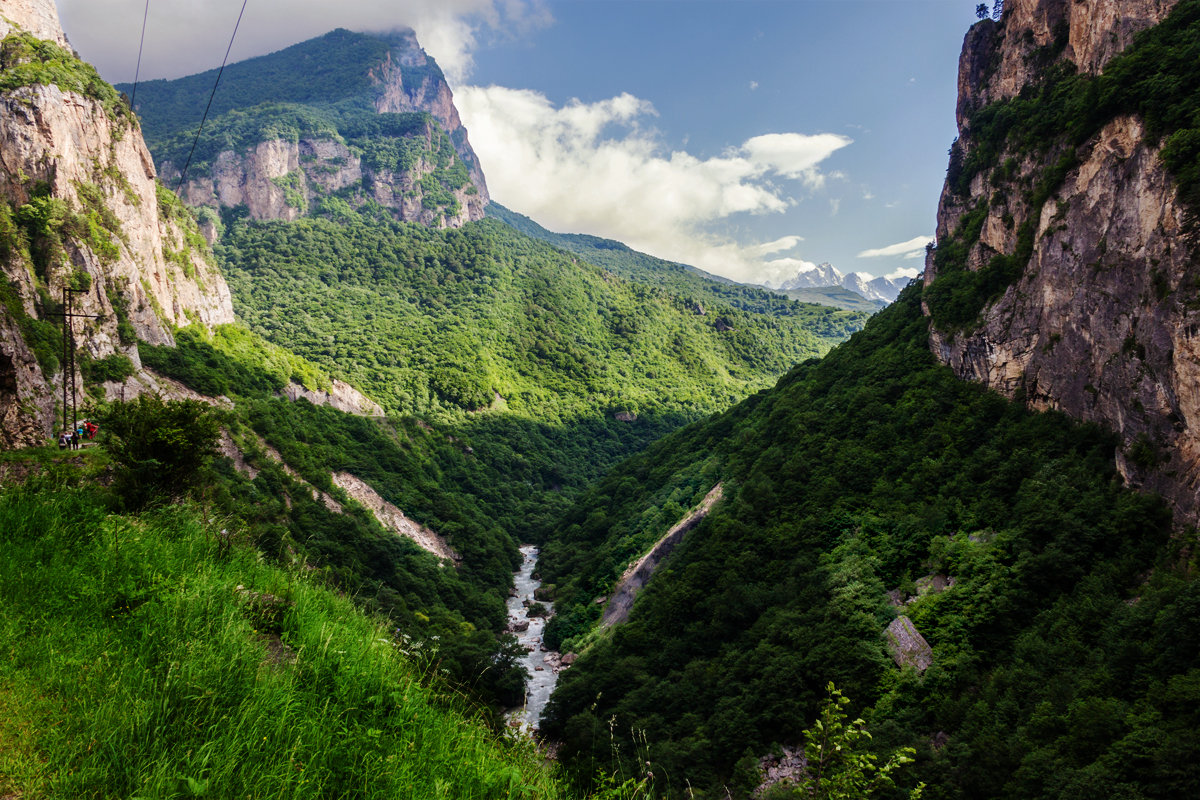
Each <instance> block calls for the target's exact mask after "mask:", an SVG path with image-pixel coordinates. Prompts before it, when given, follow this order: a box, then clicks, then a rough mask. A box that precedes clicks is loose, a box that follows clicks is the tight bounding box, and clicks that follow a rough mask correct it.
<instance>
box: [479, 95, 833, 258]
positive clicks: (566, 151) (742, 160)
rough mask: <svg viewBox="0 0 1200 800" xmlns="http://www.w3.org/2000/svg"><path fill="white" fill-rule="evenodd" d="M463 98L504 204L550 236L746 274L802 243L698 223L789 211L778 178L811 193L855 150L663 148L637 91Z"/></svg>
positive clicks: (799, 143)
mask: <svg viewBox="0 0 1200 800" xmlns="http://www.w3.org/2000/svg"><path fill="white" fill-rule="evenodd" d="M455 100H456V102H457V104H458V107H459V111H460V113H461V114H462V117H463V121H464V123H465V124H466V125H467V127H468V129H469V130H470V132H471V142H472V145H473V146H474V148H475V150H476V152H478V153H479V156H480V159H481V160H482V161H483V163H484V164H485V165H487V166H486V172H487V180H488V188H489V190H490V191H491V193H492V195H493V197H495V198H496V200H498V201H499V202H501V203H503V204H505V205H508V206H511V207H512V208H514V209H516V210H518V211H520V212H522V213H526V214H529V215H530V216H532V217H534V218H535V219H537V220H538V221H539V222H540V223H541V224H543V225H545V226H547V227H548V228H551V229H553V230H560V231H562V230H565V231H584V232H588V233H592V234H595V235H599V236H608V237H612V238H617V239H620V240H621V241H623V242H625V243H627V244H629V245H630V246H631V247H634V248H637V249H639V250H644V251H646V252H649V253H653V254H655V255H659V256H662V257H664V258H671V259H674V260H678V261H686V262H688V263H691V264H694V265H696V266H698V267H701V268H703V269H708V270H711V271H714V272H719V273H720V274H723V275H727V276H730V277H735V278H738V279H750V278H751V277H752V276H753V275H754V274H755V273H756V272H757V271H758V269H759V268H760V267H761V266H762V262H761V257H762V256H763V255H765V254H768V253H771V252H777V251H778V249H787V248H790V247H794V246H795V244H796V243H797V242H799V241H800V238H799V237H785V238H784V239H780V240H777V241H776V242H773V243H768V244H767V245H757V246H752V247H740V246H738V245H736V244H734V243H732V242H729V241H727V240H722V239H720V238H717V237H715V236H712V235H706V234H703V233H700V232H699V231H700V228H701V227H702V226H703V225H704V224H705V223H710V222H713V221H715V220H720V219H724V218H727V217H730V216H732V215H735V214H743V213H744V214H767V213H779V212H783V211H785V210H786V209H787V208H789V207H790V206H791V205H793V204H794V203H795V200H794V199H793V198H791V197H790V196H788V195H787V194H785V189H784V188H783V187H781V186H780V185H779V182H778V181H777V180H772V179H778V178H783V179H788V180H796V181H799V182H800V184H801V187H800V188H806V189H808V190H812V189H815V188H816V187H819V186H820V184H821V180H822V177H823V176H822V174H821V172H820V163H821V162H822V161H823V160H824V159H826V158H828V157H829V155H831V154H832V153H833V152H834V151H836V150H838V149H840V148H841V147H845V146H846V145H847V144H849V143H850V140H848V139H846V138H845V137H840V136H833V135H830V134H817V135H813V136H806V135H803V134H799V133H788V134H771V135H768V136H759V137H755V138H753V139H750V140H748V141H747V142H745V143H744V144H742V145H740V146H733V147H730V148H728V149H727V150H726V151H725V152H723V153H722V154H720V155H718V156H713V157H709V158H700V157H697V156H695V155H692V154H691V153H688V152H686V151H684V150H674V151H668V150H667V148H664V147H663V146H662V144H661V142H660V141H659V140H658V139H657V137H656V134H655V131H654V129H653V127H652V126H650V125H648V124H647V123H648V121H650V120H652V119H653V117H654V115H655V111H654V107H653V105H651V104H650V103H649V102H647V101H645V100H642V99H639V98H637V97H634V96H633V95H630V94H621V95H617V96H616V97H612V98H609V99H606V100H601V101H598V102H595V103H583V102H580V101H578V100H575V101H572V102H569V103H567V104H565V105H563V106H555V105H554V104H553V103H551V102H550V100H549V99H547V98H546V97H545V96H544V95H542V94H540V93H538V92H534V91H531V90H526V89H509V88H504V87H499V86H489V87H479V86H464V87H461V88H460V89H459V90H457V91H456V92H455ZM764 247H765V248H766V249H763V248H764ZM771 248H776V249H771Z"/></svg>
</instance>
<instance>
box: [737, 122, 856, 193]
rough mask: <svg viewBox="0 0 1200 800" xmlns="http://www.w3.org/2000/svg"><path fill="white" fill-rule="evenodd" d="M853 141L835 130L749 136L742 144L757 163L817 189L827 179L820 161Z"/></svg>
mask: <svg viewBox="0 0 1200 800" xmlns="http://www.w3.org/2000/svg"><path fill="white" fill-rule="evenodd" d="M853 141H854V140H853V139H850V138H849V137H846V136H840V135H838V134H836V133H819V134H817V135H815V136H806V135H805V134H802V133H767V134H764V135H762V136H755V137H754V138H753V139H749V140H747V141H746V143H745V144H744V145H742V152H744V153H746V154H747V155H748V156H749V157H750V158H751V159H752V160H753V161H755V162H756V163H758V164H763V165H765V166H768V167H770V168H771V169H773V170H774V171H775V172H778V173H779V174H780V175H783V176H784V177H787V178H797V179H799V180H802V181H804V182H805V183H806V184H808V185H809V186H810V187H812V188H814V189H816V188H820V187H821V185H822V184H823V183H824V180H825V178H824V176H823V175H822V174H821V173H820V172H819V171H818V170H817V165H818V164H820V163H821V162H822V161H824V160H825V159H827V158H829V156H831V155H833V153H834V152H835V151H837V150H840V149H841V148H843V147H845V146H846V145H848V144H851V143H852V142H853Z"/></svg>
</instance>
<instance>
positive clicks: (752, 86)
mask: <svg viewBox="0 0 1200 800" xmlns="http://www.w3.org/2000/svg"><path fill="white" fill-rule="evenodd" d="M757 88H758V81H750V91H752V92H753V91H754V90H755V89H757Z"/></svg>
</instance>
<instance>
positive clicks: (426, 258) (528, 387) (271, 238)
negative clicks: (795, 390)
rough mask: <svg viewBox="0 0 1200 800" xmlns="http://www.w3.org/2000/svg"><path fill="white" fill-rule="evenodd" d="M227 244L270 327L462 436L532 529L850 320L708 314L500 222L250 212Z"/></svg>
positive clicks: (507, 512)
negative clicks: (273, 217) (446, 223)
mask: <svg viewBox="0 0 1200 800" xmlns="http://www.w3.org/2000/svg"><path fill="white" fill-rule="evenodd" d="M217 254H218V258H219V259H220V263H221V265H222V269H223V270H224V272H225V274H226V275H228V276H229V279H230V281H231V285H232V286H233V291H234V296H235V308H236V309H237V311H238V313H239V315H240V316H241V317H242V318H243V319H245V320H246V321H247V323H248V324H249V325H250V326H251V327H252V328H253V329H254V330H256V331H257V332H259V333H261V334H262V335H263V336H265V337H267V338H268V339H270V340H272V341H275V342H277V343H279V344H281V345H286V346H287V347H289V348H291V349H292V350H293V351H295V352H297V353H299V354H301V355H303V356H305V357H306V358H308V359H310V360H312V361H314V362H316V363H318V364H321V365H323V366H324V367H325V368H326V369H328V370H329V371H330V372H331V373H332V374H334V375H336V376H338V377H342V378H344V379H346V380H348V381H350V382H351V383H354V384H355V385H358V386H362V387H363V388H364V389H365V390H367V391H368V392H369V393H370V394H371V395H372V396H373V397H375V398H376V399H378V400H379V401H380V402H381V403H382V404H383V406H384V409H385V410H386V411H387V412H388V413H391V414H413V415H417V416H419V417H420V418H421V419H422V420H423V422H424V423H426V424H430V425H433V426H435V427H437V428H438V429H439V430H442V431H444V433H445V435H447V436H450V437H453V438H454V439H456V440H458V441H459V442H460V448H461V449H462V450H464V452H466V453H468V454H469V460H471V461H473V462H476V463H478V464H479V465H480V466H481V468H482V469H484V470H486V471H489V472H490V473H491V474H493V475H494V476H495V480H494V482H490V483H489V482H482V483H481V484H480V488H481V490H483V491H484V493H485V494H486V495H487V496H488V498H489V499H488V500H487V501H486V502H487V505H488V508H490V510H491V513H492V514H493V515H494V516H495V518H496V519H497V520H499V521H500V522H501V523H502V524H503V525H504V527H506V528H507V529H508V530H509V531H510V533H511V534H512V535H514V536H517V537H520V538H525V539H528V538H538V537H539V536H540V535H541V534H540V532H539V528H540V527H541V526H542V525H543V524H547V523H549V522H550V521H551V519H552V517H553V513H554V512H555V511H556V510H561V509H562V508H565V506H566V504H567V503H569V502H570V500H571V499H572V498H573V497H574V495H575V493H576V492H578V491H579V490H580V489H582V488H583V486H584V485H585V484H586V483H587V482H588V481H590V480H592V479H594V478H596V477H598V476H599V475H600V474H602V471H603V470H604V469H605V468H607V467H608V466H610V465H612V464H614V463H616V461H618V460H620V459H621V458H624V457H626V456H628V455H630V454H632V453H634V452H636V451H637V450H639V449H640V448H642V447H644V446H645V445H646V444H648V443H649V442H650V441H652V440H653V439H654V438H657V437H658V436H661V435H662V434H664V433H666V432H668V431H669V430H672V429H673V428H675V427H678V426H679V425H681V424H684V423H686V422H688V421H690V420H692V419H696V418H698V417H700V416H703V415H704V414H707V413H711V412H712V411H715V410H718V409H722V408H725V407H728V406H729V405H731V404H732V403H734V402H736V401H737V400H738V399H740V398H741V397H744V396H745V395H747V394H749V393H751V392H753V391H755V390H757V389H758V388H761V387H763V386H766V385H768V384H769V383H770V382H771V381H773V380H774V378H775V376H777V375H779V374H780V373H782V372H784V371H786V369H787V368H788V366H789V365H790V364H793V363H795V362H796V361H799V360H802V359H804V358H808V357H811V356H814V355H818V354H820V353H822V352H824V351H825V350H827V349H828V348H829V347H830V346H831V345H832V344H833V343H834V342H835V341H837V340H839V339H840V338H841V337H842V336H844V335H845V334H844V332H845V330H846V329H845V327H843V326H842V325H841V324H840V319H841V318H840V317H838V316H837V315H836V314H834V315H832V321H828V323H827V316H826V315H825V312H824V310H821V311H816V312H814V313H812V314H807V313H803V311H801V312H800V313H796V314H781V315H778V316H776V315H774V314H759V313H755V312H753V311H744V310H741V309H738V308H736V307H730V306H727V305H719V304H717V303H715V302H714V303H710V304H709V306H708V309H706V310H705V313H703V314H701V313H697V308H696V307H695V302H694V300H693V299H692V298H691V297H681V296H679V295H678V294H675V293H672V292H670V291H668V290H667V289H663V288H658V287H652V286H648V285H646V284H645V283H640V282H636V281H630V280H625V279H622V278H620V277H618V276H616V275H614V274H612V273H611V272H608V271H606V270H604V269H601V268H599V267H596V266H593V265H591V264H588V263H586V262H582V261H580V260H579V259H578V258H576V257H574V256H572V255H570V254H568V253H564V252H563V251H561V250H557V249H555V248H553V247H550V246H549V245H546V244H544V243H541V242H538V241H536V240H533V239H530V238H528V237H526V236H523V235H521V234H519V233H517V232H515V231H513V230H512V229H510V228H508V227H506V226H504V225H501V224H500V223H498V222H495V221H491V220H485V221H481V222H479V223H472V224H471V225H468V226H466V227H464V228H462V229H461V230H456V231H433V230H430V229H427V228H422V227H418V226H413V225H404V224H399V223H395V222H393V221H390V220H388V219H386V218H381V217H368V216H365V215H355V216H354V217H353V218H346V219H341V220H339V221H332V220H328V219H324V218H314V219H306V220H302V221H298V222H293V223H284V222H267V223H258V222H251V221H247V220H238V221H232V222H231V223H230V225H229V226H228V227H227V228H226V229H225V230H224V232H223V235H222V238H221V240H220V243H219V244H218V246H217ZM814 327H815V328H817V329H818V330H819V331H826V330H828V331H829V332H828V333H814V332H811V330H812V328H814ZM172 374H176V375H177V377H179V378H180V379H182V380H184V381H185V382H187V381H188V380H189V379H188V377H187V376H186V375H185V374H184V373H172ZM487 486H490V487H491V489H490V490H487V489H486V488H485V487H487Z"/></svg>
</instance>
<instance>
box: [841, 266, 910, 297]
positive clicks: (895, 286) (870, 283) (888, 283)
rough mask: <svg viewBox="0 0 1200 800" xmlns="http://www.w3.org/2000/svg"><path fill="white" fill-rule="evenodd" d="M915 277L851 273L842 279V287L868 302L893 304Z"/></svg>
mask: <svg viewBox="0 0 1200 800" xmlns="http://www.w3.org/2000/svg"><path fill="white" fill-rule="evenodd" d="M913 277H915V276H913V275H904V274H901V275H896V276H892V275H883V276H880V277H878V278H876V277H874V276H873V275H868V274H867V273H865V272H851V273H850V274H849V275H847V276H846V277H845V278H843V279H842V284H841V285H842V286H843V287H845V288H846V289H849V290H850V291H852V292H858V293H859V294H861V295H862V296H863V297H865V298H867V299H868V300H882V301H883V302H885V303H891V302H893V301H895V299H896V298H897V297H899V296H900V290H901V289H903V288H904V287H905V286H908V282H909V281H910V280H912V279H913Z"/></svg>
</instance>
